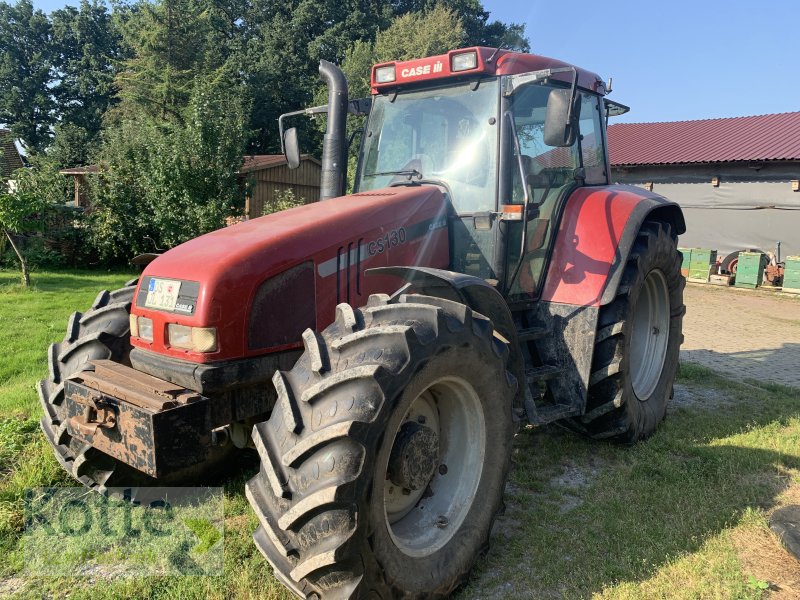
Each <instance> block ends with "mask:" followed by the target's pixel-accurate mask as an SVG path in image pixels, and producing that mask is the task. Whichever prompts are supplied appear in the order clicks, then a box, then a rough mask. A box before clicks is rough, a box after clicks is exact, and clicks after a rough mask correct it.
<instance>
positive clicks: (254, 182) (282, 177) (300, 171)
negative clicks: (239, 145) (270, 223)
mask: <svg viewBox="0 0 800 600" xmlns="http://www.w3.org/2000/svg"><path fill="white" fill-rule="evenodd" d="M321 173H322V165H321V164H320V162H319V161H318V160H317V159H316V158H314V157H312V156H308V155H303V156H302V157H301V160H300V166H299V167H298V168H297V169H290V168H289V166H288V165H287V164H286V158H284V156H283V155H282V154H257V155H251V156H245V157H244V164H242V168H241V169H239V176H240V177H242V178H243V179H245V180H246V182H247V184H248V193H247V200H246V204H245V214H246V215H247V217H248V218H255V217H260V216H261V215H262V214H264V206H265V205H267V206H268V205H269V204H270V203H272V202H274V201H275V200H276V199H277V198H280V197H283V196H284V195H285V194H286V193H287V192H291V193H292V194H293V195H294V198H296V199H297V200H302V202H304V203H305V204H309V203H310V202H316V201H317V200H319V189H320V176H321Z"/></svg>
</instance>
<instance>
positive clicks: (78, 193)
mask: <svg viewBox="0 0 800 600" xmlns="http://www.w3.org/2000/svg"><path fill="white" fill-rule="evenodd" d="M99 172H100V167H98V166H97V165H89V166H88V167H73V168H71V169H61V170H60V171H59V173H61V174H62V175H69V176H70V177H72V178H73V180H74V185H75V192H74V196H73V197H74V203H75V206H76V207H78V208H87V207H88V206H89V198H88V196H87V194H88V191H89V187H88V183H87V181H86V177H87V176H88V175H96V174H97V173H99Z"/></svg>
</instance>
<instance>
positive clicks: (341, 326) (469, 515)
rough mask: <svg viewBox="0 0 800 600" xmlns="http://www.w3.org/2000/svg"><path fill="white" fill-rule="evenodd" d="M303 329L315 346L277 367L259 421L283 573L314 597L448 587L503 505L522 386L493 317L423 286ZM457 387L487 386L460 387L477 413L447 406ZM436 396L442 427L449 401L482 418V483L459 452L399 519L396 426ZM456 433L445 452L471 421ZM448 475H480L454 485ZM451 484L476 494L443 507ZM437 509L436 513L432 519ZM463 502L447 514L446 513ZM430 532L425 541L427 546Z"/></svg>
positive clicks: (256, 489)
mask: <svg viewBox="0 0 800 600" xmlns="http://www.w3.org/2000/svg"><path fill="white" fill-rule="evenodd" d="M303 339H304V343H305V353H304V354H303V356H302V357H301V358H300V359H299V361H298V362H297V364H296V365H295V367H294V368H293V369H292V370H291V371H289V372H277V373H276V374H275V377H274V384H275V387H276V389H277V391H278V400H277V403H276V405H275V409H274V410H273V412H272V415H271V416H270V418H269V420H268V421H266V422H264V423H260V424H258V425H256V426H255V427H254V429H253V440H254V442H255V445H256V448H257V450H258V452H259V454H260V457H261V469H260V471H259V473H258V474H257V475H256V476H255V477H254V478H253V479H251V480H250V481H249V482H248V484H247V489H246V491H247V497H248V499H249V500H250V503H251V505H252V506H253V509H254V510H255V512H256V514H257V516H258V518H259V522H260V526H259V527H258V529H257V531H256V532H255V534H254V538H255V541H256V544H257V545H258V547H259V549H260V550H261V552H262V553H263V554H264V556H265V557H266V558H267V559H268V560H269V562H270V563H271V564H272V566H273V568H274V571H275V575H276V576H277V577H278V578H279V579H280V580H281V581H282V582H283V583H284V584H285V585H287V586H288V587H289V588H290V589H292V590H293V591H294V592H295V593H297V594H298V595H300V596H301V597H315V596H318V597H321V598H366V597H370V598H400V597H403V598H422V597H426V598H429V597H443V596H446V595H447V594H449V593H450V592H451V591H452V590H453V589H454V588H455V587H456V586H457V585H458V584H459V583H460V582H461V581H462V580H463V579H464V577H465V575H466V573H467V572H468V571H469V569H470V568H471V566H472V565H473V563H474V561H475V560H476V558H477V557H478V555H479V553H480V552H481V551H483V550H485V549H486V548H487V547H488V538H489V532H490V529H491V525H492V523H493V521H494V518H495V516H496V514H497V512H498V510H499V509H500V507H501V505H502V493H503V486H504V482H505V478H506V474H507V470H508V464H509V457H510V450H511V442H512V432H513V425H512V419H511V401H512V397H513V395H514V393H515V391H516V381H515V380H514V378H513V376H511V374H510V373H509V372H508V371H507V370H506V361H507V355H508V349H507V347H506V345H505V344H504V343H503V342H502V341H500V340H499V339H498V338H497V337H496V336H495V335H494V333H493V328H492V325H491V322H490V321H489V320H488V319H486V318H485V317H483V316H482V315H479V314H477V313H474V312H472V311H471V310H470V309H469V308H467V307H466V306H464V305H462V304H458V303H455V302H450V301H447V300H441V299H438V298H432V297H427V296H416V295H415V296H401V297H400V298H399V300H397V301H393V302H390V301H389V298H388V296H383V295H380V296H372V297H371V298H370V301H369V303H368V305H367V306H366V307H365V308H362V309H360V310H353V309H352V308H351V307H350V306H349V305H346V304H342V305H339V306H338V307H337V310H336V321H335V322H334V323H333V324H332V325H331V326H330V327H328V328H327V329H325V331H323V332H322V333H321V334H317V333H314V332H312V331H311V330H307V331H306V332H305V334H304V336H303ZM451 384H452V385H454V386H455V385H456V384H457V385H461V386H462V387H463V390H468V389H471V390H472V391H473V392H474V393H473V394H472V396H470V393H471V392H467V391H465V392H464V395H463V396H461V397H459V396H458V394H455V396H453V397H454V398H464V399H466V400H467V401H468V403H469V402H471V403H472V404H471V406H475V407H477V408H476V409H475V411H473V413H470V412H469V411H467V410H464V411H462V412H461V413H458V408H457V406H458V404H459V402H450V404H449V405H448V404H447V401H448V400H447V398H448V396H447V394H446V393H444V391H442V393H441V394H440V391H441V390H440V388H437V387H436V386H442V385H444V386H447V385H451ZM442 389H443V388H442ZM428 393H430V394H432V395H433V398H434V399H433V400H430V397H428V396H426V398H428V400H426V402H430V403H431V404H430V406H433V405H434V404H435V405H436V407H437V408H436V409H435V411H436V412H437V413H438V415H439V416H434V415H431V417H430V418H431V419H438V418H441V419H442V421H441V423H442V427H441V431H446V430H447V429H446V427H445V425H444V423H445V419H446V417H445V415H446V414H447V409H446V408H443V407H446V406H450V407H451V408H452V409H453V410H454V411H455V412H453V411H451V412H453V414H455V413H458V414H461V415H462V417H463V418H464V419H467V420H469V419H470V418H471V417H470V415H473V416H474V419H472V420H473V421H476V420H480V422H481V425H480V426H481V427H483V429H479V430H480V431H481V435H480V436H474V438H471V439H466V437H464V439H463V440H462V441H461V443H468V444H472V445H474V446H475V447H480V448H483V449H484V451H483V452H482V453H475V454H470V456H475V457H477V456H480V464H478V465H477V466H476V469H475V472H476V473H477V474H476V475H474V486H473V489H469V490H467V493H465V492H464V489H466V488H469V481H470V480H469V475H468V472H471V471H470V469H467V468H466V467H465V466H464V465H465V464H466V463H461V464H459V463H458V460H455V459H454V463H453V464H452V465H451V469H450V471H448V470H447V468H446V467H444V465H439V466H438V468H437V469H436V470H435V471H432V472H433V473H434V474H433V475H432V479H430V480H428V481H429V484H428V485H427V487H425V488H424V490H423V489H422V488H421V487H420V488H419V490H417V491H414V492H410V493H412V494H422V495H421V496H419V498H420V499H419V501H416V497H417V496H413V497H412V498H411V502H417V504H415V505H414V506H413V508H409V507H406V508H405V510H406V511H410V512H407V513H406V514H405V515H402V513H401V516H400V517H399V518H398V517H397V516H396V515H394V516H393V517H392V522H391V523H390V520H389V517H388V513H387V510H386V508H385V507H386V498H388V496H387V492H386V490H387V489H388V488H389V487H390V483H389V479H390V478H389V475H388V472H387V464H388V463H389V461H390V458H391V457H393V456H394V454H392V451H393V447H394V445H395V432H398V431H400V430H401V425H402V426H403V427H406V426H407V425H408V423H409V421H407V420H406V419H407V418H408V417H409V415H411V414H412V413H413V411H412V408H413V407H416V406H417V403H418V402H419V401H420V400H419V398H421V397H422V395H423V394H428ZM469 397H471V398H473V399H474V400H469ZM423 408H424V407H423ZM429 408H430V407H429ZM415 410H416V409H415ZM426 410H428V409H426ZM419 421H420V422H423V423H424V422H425V421H424V419H419ZM457 422H458V421H454V423H457ZM428 424H430V422H429V423H428ZM473 425H474V426H476V427H477V425H476V424H475V423H473V424H471V425H469V426H467V427H465V428H463V429H469V428H470V427H472V426H473ZM447 431H450V433H449V434H446V435H445V437H443V438H441V439H440V444H441V445H442V446H441V447H440V453H439V454H438V458H440V459H444V457H446V456H453V455H452V454H448V452H450V450H448V448H450V449H451V450H452V448H456V447H457V446H458V443H459V442H457V441H456V440H455V439H454V437H458V428H456V429H452V430H447ZM481 437H482V439H477V438H481ZM398 439H400V437H399V436H398ZM448 440H449V441H448ZM448 444H449V446H448ZM392 460H393V459H392ZM414 464H417V463H414ZM459 469H460V470H459ZM459 473H460V474H461V475H463V478H462V477H461V475H459ZM448 475H450V477H451V481H452V482H459V481H467V484H464V485H461V484H457V485H455V484H445V483H443V482H444V481H445V480H446V478H447V476H448ZM448 485H450V486H451V487H447V486H448ZM411 487H413V486H411ZM415 489H416V488H415ZM437 490H438V491H437ZM459 490H461V491H459ZM404 491H410V490H404ZM423 492H424V493H423ZM448 493H452V494H454V495H455V494H464V495H463V496H459V497H460V498H461V497H463V498H465V499H466V500H467V501H466V502H464V503H462V504H463V505H464V506H465V508H463V510H462V509H453V508H452V506H450V508H449V509H448V508H447V507H445V508H442V507H443V506H445V505H446V504H447V502H448V501H446V500H445V499H447V498H448V496H447V494H448ZM431 494H432V495H431ZM437 494H439V495H438V498H441V499H442V500H441V501H440V504H439V505H438V507H437V506H436V505H435V501H436V498H437ZM454 497H455V496H454ZM476 498H477V499H479V501H477V502H474V501H473V500H475V499H476ZM442 503H444V504H442ZM409 506H410V505H409ZM426 506H429V507H431V510H432V511H434V512H431V510H429V513H430V515H429V516H428V515H425V516H424V517H422V516H420V515H422V513H423V512H424V511H423V508H424V507H426ZM450 509H452V511H451V513H452V520H451V521H450V522H447V518H444V516H443V515H441V514H438V513H439V512H445V513H447V510H450ZM437 511H438V512H437ZM451 513H447V514H448V515H450V514H451ZM437 518H439V519H440V520H439V521H438V524H437ZM442 518H444V521H442V520H441V519H442ZM424 519H429V520H430V531H432V533H430V534H426V535H429V538H425V537H424V535H423V536H422V537H421V538H417V537H416V536H415V534H414V532H415V527H417V526H419V525H420V524H423V523H426V522H427V521H424ZM398 524H400V525H402V527H405V529H403V530H402V531H401V527H400V525H398ZM448 527H449V528H450V530H449V531H447V528H448ZM425 531H428V529H427V528H426V529H425ZM446 531H447V532H446ZM437 532H446V533H437ZM419 539H421V540H422V541H421V542H419V543H421V544H422V547H416V546H415V543H417V541H418V540H419ZM428 540H430V546H429V547H426V545H427V544H428Z"/></svg>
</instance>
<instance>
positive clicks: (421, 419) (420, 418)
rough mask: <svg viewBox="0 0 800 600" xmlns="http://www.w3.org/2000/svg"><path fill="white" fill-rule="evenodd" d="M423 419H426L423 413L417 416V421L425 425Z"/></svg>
mask: <svg viewBox="0 0 800 600" xmlns="http://www.w3.org/2000/svg"><path fill="white" fill-rule="evenodd" d="M425 421H427V419H426V418H425V415H420V416H418V417H417V423H419V424H420V425H425Z"/></svg>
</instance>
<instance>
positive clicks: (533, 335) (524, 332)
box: [517, 327, 551, 342]
mask: <svg viewBox="0 0 800 600" xmlns="http://www.w3.org/2000/svg"><path fill="white" fill-rule="evenodd" d="M550 332H551V329H550V328H549V327H527V328H525V329H520V330H518V331H517V339H519V341H520V342H532V341H535V340H540V339H542V338H543V337H545V336H547V335H548V334H549V333H550Z"/></svg>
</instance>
